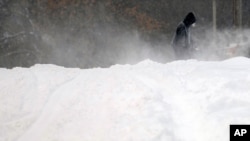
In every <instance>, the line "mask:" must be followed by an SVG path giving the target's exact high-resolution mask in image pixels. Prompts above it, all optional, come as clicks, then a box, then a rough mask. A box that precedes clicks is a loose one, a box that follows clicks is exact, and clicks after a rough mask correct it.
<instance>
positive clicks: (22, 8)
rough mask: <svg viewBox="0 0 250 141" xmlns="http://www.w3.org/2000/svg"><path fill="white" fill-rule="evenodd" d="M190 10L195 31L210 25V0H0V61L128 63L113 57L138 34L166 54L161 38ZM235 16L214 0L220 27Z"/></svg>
mask: <svg viewBox="0 0 250 141" xmlns="http://www.w3.org/2000/svg"><path fill="white" fill-rule="evenodd" d="M242 2H243V4H242V6H243V7H242V27H243V28H248V27H249V26H250V18H249V10H250V1H247V0H243V1H242ZM189 11H193V12H194V13H195V14H196V16H197V19H198V21H197V28H196V29H195V31H196V32H204V31H206V30H208V29H211V28H212V26H213V21H212V20H213V13H212V0H206V1H204V0H147V1H140V0H126V1H124V0H0V67H7V68H12V67H16V66H22V67H29V66H32V65H34V64H37V63H50V64H57V65H62V66H67V67H81V68H90V67H107V66H110V65H112V64H115V63H117V62H118V63H126V59H124V60H123V61H120V62H119V61H117V60H119V59H118V58H120V57H121V56H124V53H127V54H129V52H130V51H128V50H134V51H135V56H136V55H137V54H140V49H141V48H140V47H131V46H130V49H126V46H124V45H121V44H122V43H123V44H124V43H126V42H127V43H129V42H130V41H131V39H134V38H136V37H134V36H137V35H138V36H139V37H138V39H141V40H143V41H145V42H146V43H150V48H153V49H155V50H159V52H161V53H163V54H162V55H166V56H167V55H169V53H168V51H167V50H166V48H169V47H170V46H164V44H169V43H170V41H171V39H172V37H173V34H174V30H175V28H176V25H177V24H178V23H179V22H180V21H181V20H182V19H183V17H184V16H185V15H186V13H188V12H189ZM233 17H234V15H233V0H219V1H217V28H218V30H224V29H233V28H235V27H234V21H233ZM130 35H133V37H131V36H130ZM134 42H135V39H134ZM136 42H137V41H136ZM136 45H137V46H143V45H144V44H143V43H141V42H139V43H138V42H137V44H136ZM127 48H128V47H127ZM132 52H133V51H132ZM164 53H165V54H164ZM151 55H152V56H155V54H151ZM145 56H146V55H144V56H142V57H141V58H137V59H138V60H140V59H144V58H143V57H145ZM127 57H129V55H127ZM163 60H164V59H163ZM165 60H167V59H165ZM135 61H136V60H135Z"/></svg>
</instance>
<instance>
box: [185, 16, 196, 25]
mask: <svg viewBox="0 0 250 141" xmlns="http://www.w3.org/2000/svg"><path fill="white" fill-rule="evenodd" d="M195 22H196V18H195V16H194V13H193V12H190V13H188V14H187V16H186V17H185V19H184V20H183V23H184V24H185V25H186V26H187V27H189V26H190V25H192V24H193V23H195Z"/></svg>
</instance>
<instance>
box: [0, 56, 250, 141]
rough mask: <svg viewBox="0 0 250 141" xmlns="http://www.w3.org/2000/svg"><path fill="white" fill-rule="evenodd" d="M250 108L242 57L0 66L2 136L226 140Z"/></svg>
mask: <svg viewBox="0 0 250 141" xmlns="http://www.w3.org/2000/svg"><path fill="white" fill-rule="evenodd" d="M249 110H250V59H247V58H243V57H238V58H233V59H230V60H226V61H221V62H200V61H196V60H187V61H175V62H172V63H167V64H159V63H156V62H152V61H150V60H145V61H143V62H141V63H139V64H136V65H115V66H112V67H111V68H108V69H102V68H95V69H85V70H81V69H72V68H63V67H58V66H54V65H35V66H33V67H31V68H14V69H12V70H8V69H0V140H1V141H34V140H36V141H117V140H119V141H201V140H202V141H211V140H213V141H228V140H229V125H230V124H250V113H249Z"/></svg>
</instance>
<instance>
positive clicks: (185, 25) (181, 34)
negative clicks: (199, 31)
mask: <svg viewBox="0 0 250 141" xmlns="http://www.w3.org/2000/svg"><path fill="white" fill-rule="evenodd" d="M195 21H196V18H195V16H194V14H193V13H192V12H190V13H188V15H187V16H186V17H185V19H184V20H183V21H182V22H181V23H180V24H179V25H178V27H177V29H176V33H175V36H174V39H173V41H172V46H173V48H174V51H175V56H176V59H189V58H191V56H192V55H191V52H190V48H191V37H190V32H189V27H190V26H191V25H192V24H193V23H195Z"/></svg>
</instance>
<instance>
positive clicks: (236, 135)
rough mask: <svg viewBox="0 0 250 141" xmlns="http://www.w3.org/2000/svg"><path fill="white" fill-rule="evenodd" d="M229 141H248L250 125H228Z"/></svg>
mask: <svg viewBox="0 0 250 141" xmlns="http://www.w3.org/2000/svg"><path fill="white" fill-rule="evenodd" d="M230 141H250V125H230Z"/></svg>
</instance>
